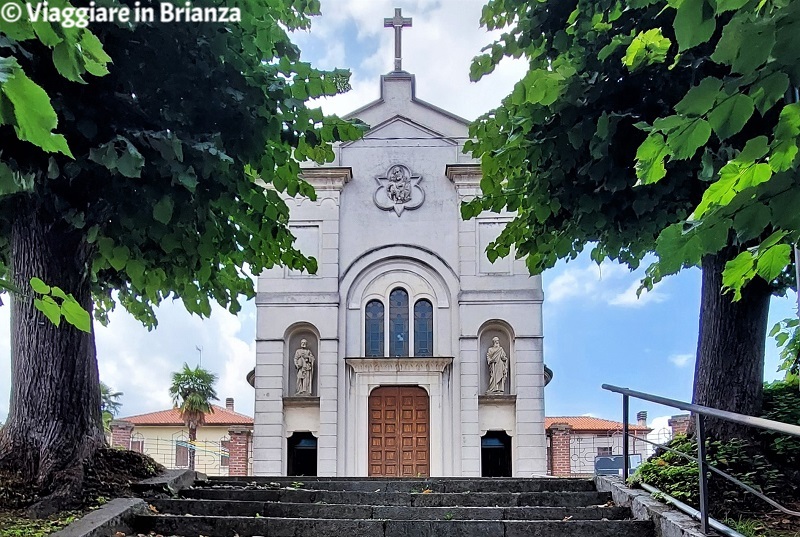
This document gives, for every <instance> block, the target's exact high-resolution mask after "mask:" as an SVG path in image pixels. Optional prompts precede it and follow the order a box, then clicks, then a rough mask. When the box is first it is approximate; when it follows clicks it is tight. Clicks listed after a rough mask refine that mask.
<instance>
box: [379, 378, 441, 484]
mask: <svg viewBox="0 0 800 537" xmlns="http://www.w3.org/2000/svg"><path fill="white" fill-rule="evenodd" d="M429 474H430V400H429V398H428V392H426V391H425V390H424V389H422V388H420V387H418V386H381V387H379V388H375V389H374V390H373V391H372V393H371V394H370V396H369V475H370V476H377V477H398V476H399V477H417V476H424V477H427V476H428V475H429Z"/></svg>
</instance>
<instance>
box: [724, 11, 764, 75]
mask: <svg viewBox="0 0 800 537" xmlns="http://www.w3.org/2000/svg"><path fill="white" fill-rule="evenodd" d="M774 46H775V21H774V20H773V19H772V18H769V19H764V18H759V19H757V20H756V21H753V20H751V19H750V18H749V15H747V14H745V13H737V14H736V15H734V17H733V18H732V19H731V21H730V22H728V24H726V25H725V28H724V29H723V30H722V36H721V37H720V39H719V43H717V48H716V49H715V50H714V53H713V54H712V55H711V59H712V60H714V61H715V62H717V63H721V64H723V65H730V66H731V71H733V72H734V73H742V74H747V73H750V72H752V71H754V70H755V69H757V68H758V67H760V66H761V65H763V64H764V62H766V61H767V59H768V58H769V56H770V54H771V53H772V47H774Z"/></svg>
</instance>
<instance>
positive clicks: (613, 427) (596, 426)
mask: <svg viewBox="0 0 800 537" xmlns="http://www.w3.org/2000/svg"><path fill="white" fill-rule="evenodd" d="M556 423H563V424H566V425H569V426H571V427H572V430H573V431H593V432H594V431H598V432H600V431H602V432H605V431H621V430H622V423H620V422H618V421H611V420H604V419H601V418H592V417H589V416H562V417H555V418H545V419H544V428H545V429H549V428H550V427H552V426H553V425H555V424H556ZM629 427H630V430H632V431H648V432H649V431H651V430H652V429H650V428H649V427H642V426H641V425H633V424H631V425H630V426H629Z"/></svg>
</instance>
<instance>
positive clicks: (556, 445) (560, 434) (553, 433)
mask: <svg viewBox="0 0 800 537" xmlns="http://www.w3.org/2000/svg"><path fill="white" fill-rule="evenodd" d="M571 432H572V427H571V426H570V425H567V424H566V423H554V424H553V425H551V426H550V462H551V465H552V466H551V473H552V474H553V475H570V474H571V473H572V466H571V464H572V456H571V455H570V446H569V444H570V436H571Z"/></svg>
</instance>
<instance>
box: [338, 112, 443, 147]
mask: <svg viewBox="0 0 800 537" xmlns="http://www.w3.org/2000/svg"><path fill="white" fill-rule="evenodd" d="M376 143H386V144H387V145H393V146H397V145H398V144H403V145H411V146H423V145H424V146H425V147H430V146H432V145H433V146H440V147H450V146H457V145H458V140H456V139H454V138H452V137H449V136H446V135H445V134H443V133H441V132H438V131H436V130H434V129H431V128H429V127H426V126H425V125H421V124H419V123H417V122H416V121H413V120H411V119H409V118H407V117H404V116H400V115H396V116H393V117H391V118H389V119H386V120H385V121H383V122H381V123H379V124H377V125H372V128H370V130H369V131H368V132H367V133H366V134H365V135H364V137H363V138H362V139H360V140H355V141H353V142H347V143H345V144H342V148H347V147H351V146H357V145H365V144H366V145H374V144H376Z"/></svg>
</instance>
